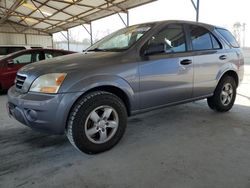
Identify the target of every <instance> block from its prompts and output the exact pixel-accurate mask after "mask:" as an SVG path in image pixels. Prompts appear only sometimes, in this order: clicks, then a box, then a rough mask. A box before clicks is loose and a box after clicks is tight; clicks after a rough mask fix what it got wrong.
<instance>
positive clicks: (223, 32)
mask: <svg viewBox="0 0 250 188" xmlns="http://www.w3.org/2000/svg"><path fill="white" fill-rule="evenodd" d="M217 31H218V32H219V33H220V34H221V35H222V36H223V37H224V38H225V39H226V41H227V42H228V43H229V44H230V45H231V46H232V47H234V48H239V47H240V46H239V44H238V42H237V41H236V39H235V38H234V36H233V35H232V33H230V32H229V31H228V30H226V29H219V28H217Z"/></svg>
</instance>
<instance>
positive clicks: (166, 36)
mask: <svg viewBox="0 0 250 188" xmlns="http://www.w3.org/2000/svg"><path fill="white" fill-rule="evenodd" d="M148 44H149V45H151V44H152V45H164V48H165V52H166V53H173V52H184V51H186V40H185V34H184V32H183V27H182V26H181V25H170V26H168V27H167V28H166V29H164V30H162V31H161V32H159V33H158V34H156V35H154V36H152V38H151V39H150V40H149V43H148Z"/></svg>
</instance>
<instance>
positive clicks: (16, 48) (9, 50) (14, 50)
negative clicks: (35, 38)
mask: <svg viewBox="0 0 250 188" xmlns="http://www.w3.org/2000/svg"><path fill="white" fill-rule="evenodd" d="M24 49H25V48H24V47H8V53H9V54H10V53H13V52H18V51H20V50H24Z"/></svg>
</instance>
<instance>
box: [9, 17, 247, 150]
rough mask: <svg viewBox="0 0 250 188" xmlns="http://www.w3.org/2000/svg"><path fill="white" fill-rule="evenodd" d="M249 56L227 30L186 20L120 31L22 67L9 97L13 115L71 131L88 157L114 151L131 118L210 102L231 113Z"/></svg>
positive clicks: (45, 127) (43, 126)
mask: <svg viewBox="0 0 250 188" xmlns="http://www.w3.org/2000/svg"><path fill="white" fill-rule="evenodd" d="M243 64H244V61H243V56H242V52H241V49H240V48H239V46H238V44H237V42H236V40H235V38H234V37H233V36H232V34H231V33H230V32H229V31H227V30H226V29H223V28H219V27H215V26H212V25H207V24H200V23H194V22H187V21H163V22H156V23H146V24H140V25H135V26H131V27H127V28H124V29H121V30H119V31H117V32H115V33H113V34H111V35H109V36H107V37H105V38H104V39H102V40H101V41H99V42H97V43H96V44H94V45H93V46H92V47H90V48H89V49H88V50H87V51H86V52H85V53H79V54H73V55H67V56H63V57H58V58H55V59H51V60H46V61H44V62H41V63H34V64H31V65H28V66H25V67H24V68H22V69H21V70H20V71H19V72H18V74H17V77H16V86H13V87H12V88H11V89H10V90H9V92H8V98H9V102H8V110H9V113H10V115H11V116H13V117H14V118H15V119H17V120H18V121H20V122H21V123H23V124H26V125H28V126H30V127H32V128H34V129H38V130H45V131H47V132H50V133H54V134H63V133H64V132H66V134H67V137H68V139H69V140H70V142H71V143H72V144H73V145H74V146H75V147H76V148H78V149H79V150H81V151H83V152H86V153H99V152H102V151H105V150H108V149H110V148H111V147H113V146H114V145H115V144H116V143H117V142H118V141H119V140H120V139H121V137H122V135H123V134H124V131H125V128H126V123H127V116H130V115H134V114H136V113H140V112H144V111H148V110H152V109H156V108H159V107H164V106H169V105H173V104H180V103H185V102H190V101H194V100H200V99H205V98H207V102H208V106H209V107H210V108H211V109H213V110H215V111H219V112H226V111H228V110H230V109H231V108H232V106H233V104H234V101H235V97H236V88H237V86H238V85H239V82H240V81H241V80H242V77H243Z"/></svg>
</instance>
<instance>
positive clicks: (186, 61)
mask: <svg viewBox="0 0 250 188" xmlns="http://www.w3.org/2000/svg"><path fill="white" fill-rule="evenodd" d="M191 63H192V60H190V59H184V60H182V61H181V62H180V64H181V65H189V64H191Z"/></svg>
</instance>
